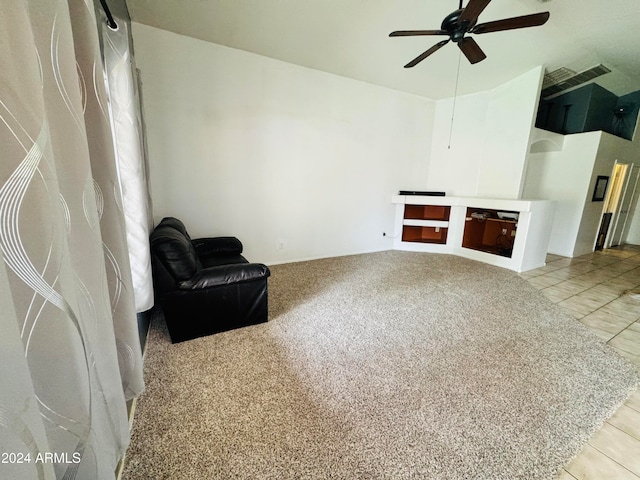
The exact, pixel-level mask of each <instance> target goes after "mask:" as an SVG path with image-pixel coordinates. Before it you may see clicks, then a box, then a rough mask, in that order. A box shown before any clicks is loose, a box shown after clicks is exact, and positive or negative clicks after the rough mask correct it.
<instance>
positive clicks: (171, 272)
mask: <svg viewBox="0 0 640 480" xmlns="http://www.w3.org/2000/svg"><path fill="white" fill-rule="evenodd" d="M150 241H151V264H152V269H153V285H154V291H155V297H156V301H157V303H158V304H160V305H161V306H162V309H163V311H164V318H165V321H166V323H167V327H168V329H169V334H170V335H171V341H172V342H173V343H176V342H182V341H184V340H190V339H192V338H196V337H202V336H205V335H210V334H212V333H217V332H222V331H225V330H230V329H233V328H237V327H243V326H246V325H253V324H257V323H262V322H266V321H267V278H268V277H269V275H270V274H271V272H270V271H269V268H268V267H267V266H266V265H263V264H261V263H249V262H248V261H247V259H246V258H244V257H243V256H242V255H241V254H242V243H241V242H240V240H238V239H237V238H235V237H215V238H200V239H196V240H191V238H190V237H189V234H188V233H187V230H186V228H185V226H184V224H183V223H182V222H181V221H180V220H178V219H177V218H173V217H167V218H164V219H162V221H161V222H160V223H159V224H158V226H157V227H156V228H155V229H154V230H153V232H152V233H151V237H150Z"/></svg>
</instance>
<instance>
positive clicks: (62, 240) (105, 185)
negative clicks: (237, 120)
mask: <svg viewBox="0 0 640 480" xmlns="http://www.w3.org/2000/svg"><path fill="white" fill-rule="evenodd" d="M93 8H94V7H93V4H92V3H91V2H90V1H86V2H85V1H83V0H68V1H67V0H0V12H1V15H0V40H1V41H0V155H1V158H2V161H1V162H0V257H1V258H0V309H1V311H0V329H1V330H0V345H1V348H0V382H1V383H0V385H1V386H0V454H2V455H4V456H6V459H5V457H3V459H5V460H6V461H7V462H3V463H0V477H1V478H7V479H9V478H11V479H14V478H15V479H31V478H38V479H40V478H46V479H53V478H59V479H63V478H64V479H74V478H78V479H104V478H114V472H115V469H116V466H117V462H118V461H119V460H120V459H121V458H122V455H123V453H124V451H125V449H126V447H127V445H128V441H129V427H128V422H127V411H126V400H127V399H130V398H133V397H135V396H137V395H138V394H139V393H140V392H141V391H142V389H143V381H142V358H141V352H140V343H139V338H138V331H137V324H136V315H135V303H134V299H133V291H132V286H131V275H130V270H129V260H128V253H127V247H126V240H125V233H124V232H125V230H124V220H123V213H122V208H121V205H120V198H121V194H120V191H119V186H118V185H119V183H118V177H117V171H116V166H115V162H114V152H113V142H112V137H111V129H110V123H109V117H108V110H107V99H106V95H105V83H104V72H103V70H102V66H101V65H102V64H101V61H100V52H99V47H98V34H97V29H96V20H95V13H94V10H93ZM0 460H2V459H0Z"/></svg>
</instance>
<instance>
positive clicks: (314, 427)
mask: <svg viewBox="0 0 640 480" xmlns="http://www.w3.org/2000/svg"><path fill="white" fill-rule="evenodd" d="M271 270H272V277H271V278H270V280H269V301H270V315H269V318H270V321H269V322H268V323H265V324H261V325H256V326H252V327H247V328H243V329H238V330H234V331H230V332H225V333H221V334H217V335H213V336H210V337H206V338H200V339H196V340H192V341H189V342H184V343H180V344H175V345H173V344H171V343H170V340H169V337H168V334H167V332H166V328H165V327H164V324H163V322H162V321H161V320H160V321H154V323H153V325H152V328H151V332H150V334H149V339H148V347H147V352H146V359H145V380H146V385H147V388H146V391H145V393H144V394H143V395H142V397H141V398H140V399H139V401H138V404H137V408H136V414H135V420H134V426H133V432H132V441H131V446H130V448H129V450H128V452H127V459H126V463H125V468H124V474H123V478H124V479H125V480H134V479H172V480H179V479H190V480H192V479H224V480H230V479H389V480H391V479H393V480H396V479H447V480H453V479H527V480H531V479H552V478H554V477H555V475H556V474H557V472H558V470H559V469H560V468H562V467H563V466H564V465H565V464H566V463H567V462H568V461H569V460H570V459H571V458H572V457H573V456H574V455H575V454H577V453H578V451H579V450H580V448H581V447H582V445H583V444H584V443H585V442H586V441H587V439H588V438H589V437H590V435H591V434H592V433H593V432H594V431H595V430H597V429H598V428H599V426H600V425H601V424H602V422H603V421H604V420H605V419H606V418H608V417H609V416H610V415H611V414H612V413H613V412H614V411H615V409H616V408H617V406H618V405H620V404H621V403H622V402H624V400H625V399H626V398H627V397H628V395H629V394H630V393H632V392H633V391H634V390H635V388H636V385H637V383H638V371H637V370H636V369H635V368H634V367H633V366H632V365H630V364H629V363H628V362H627V361H626V360H625V359H623V358H622V357H620V356H618V355H617V354H616V353H615V352H614V351H612V350H611V349H610V348H609V347H607V346H606V345H604V344H603V343H602V341H601V340H599V339H598V338H597V337H595V336H594V335H593V334H592V333H590V332H589V331H588V330H587V328H586V327H584V326H583V325H582V324H580V322H577V321H575V320H573V319H571V318H570V317H568V316H567V315H565V314H564V313H562V312H561V311H560V310H559V308H558V307H556V306H555V305H553V304H552V303H550V302H549V301H548V300H547V299H545V298H544V297H543V296H542V295H541V294H540V293H539V292H538V291H537V290H535V289H534V288H533V287H532V286H530V285H529V284H528V283H527V282H525V281H524V280H522V279H520V278H519V277H518V275H517V274H515V273H514V272H511V271H508V270H504V269H501V268H498V267H492V266H489V265H485V264H482V263H478V262H474V261H471V260H467V259H462V258H458V257H454V256H448V255H435V254H423V253H412V252H399V251H388V252H378V253H372V254H365V255H354V256H348V257H339V258H332V259H325V260H317V261H311V262H301V263H294V264H286V265H276V266H273V267H272V268H271ZM185 321H188V319H185Z"/></svg>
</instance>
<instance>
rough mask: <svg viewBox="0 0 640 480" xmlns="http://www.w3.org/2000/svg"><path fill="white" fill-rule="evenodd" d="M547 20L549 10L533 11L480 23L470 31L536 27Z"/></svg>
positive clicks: (480, 31)
mask: <svg viewBox="0 0 640 480" xmlns="http://www.w3.org/2000/svg"><path fill="white" fill-rule="evenodd" d="M547 20H549V12H542V13H534V14H532V15H523V16H521V17H512V18H505V19H502V20H496V21H494V22H487V23H480V24H478V25H476V26H475V27H473V28H472V29H471V33H491V32H501V31H503V30H514V29H516V28H527V27H538V26H540V25H544V24H545V23H547Z"/></svg>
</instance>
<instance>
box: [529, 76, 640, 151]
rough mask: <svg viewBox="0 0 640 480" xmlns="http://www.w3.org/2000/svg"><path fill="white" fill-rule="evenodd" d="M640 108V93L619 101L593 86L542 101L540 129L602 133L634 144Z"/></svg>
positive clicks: (538, 116)
mask: <svg viewBox="0 0 640 480" xmlns="http://www.w3.org/2000/svg"><path fill="white" fill-rule="evenodd" d="M639 104H640V91H638V92H634V93H630V94H628V95H625V96H623V97H618V96H616V95H615V94H614V93H611V92H610V91H608V90H607V89H605V88H603V87H601V86H600V85H597V84H595V83H591V84H589V85H585V86H584V87H581V88H578V89H576V90H572V91H570V92H568V93H565V94H564V95H559V96H557V97H555V98H552V99H550V100H541V101H540V105H539V106H538V115H537V118H536V127H538V128H542V129H544V130H549V131H551V132H556V133H562V134H571V133H582V132H594V131H598V130H602V131H604V132H607V133H611V134H612V135H616V136H619V137H622V138H626V139H627V140H631V138H632V137H633V132H634V130H635V125H636V118H637V116H638V105H639Z"/></svg>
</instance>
